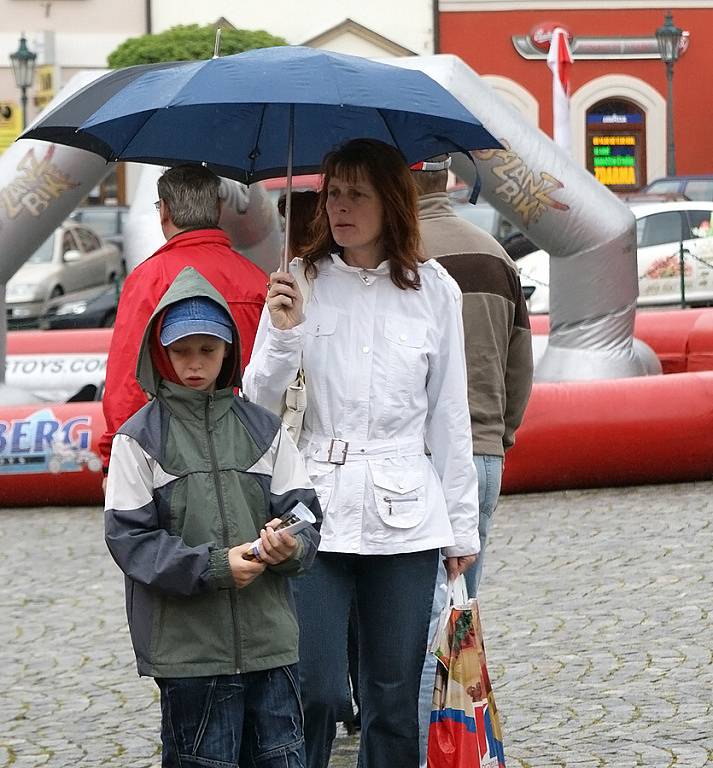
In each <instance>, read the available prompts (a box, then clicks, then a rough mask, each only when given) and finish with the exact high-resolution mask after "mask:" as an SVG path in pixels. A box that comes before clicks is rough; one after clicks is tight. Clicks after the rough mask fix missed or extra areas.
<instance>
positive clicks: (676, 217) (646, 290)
mask: <svg viewBox="0 0 713 768" xmlns="http://www.w3.org/2000/svg"><path fill="white" fill-rule="evenodd" d="M685 221H686V220H685V215H684V213H683V212H682V211H665V212H663V213H652V214H650V215H649V216H643V217H641V218H640V219H637V222H636V244H637V263H638V272H639V301H638V303H639V304H676V303H678V302H680V300H681V268H680V264H681V253H680V252H681V245H682V243H683V246H684V275H685V281H686V283H685V284H686V291H687V292H688V291H689V290H691V289H692V288H693V265H692V264H691V260H690V259H686V258H685V242H684V241H683V234H684V222H685Z"/></svg>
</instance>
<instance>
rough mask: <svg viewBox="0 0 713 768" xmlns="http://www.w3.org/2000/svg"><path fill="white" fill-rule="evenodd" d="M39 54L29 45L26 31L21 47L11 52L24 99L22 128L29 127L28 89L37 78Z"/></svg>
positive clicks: (18, 85)
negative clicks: (36, 66)
mask: <svg viewBox="0 0 713 768" xmlns="http://www.w3.org/2000/svg"><path fill="white" fill-rule="evenodd" d="M36 59H37V54H36V53H33V52H32V51H31V50H30V49H29V48H28V47H27V40H25V33H24V32H23V33H22V35H21V36H20V47H19V48H18V49H17V50H16V51H15V53H11V54H10V64H11V65H12V74H13V76H14V77H15V85H16V86H17V87H18V88H19V89H20V94H21V97H20V98H21V101H22V130H23V131H24V130H25V128H27V89H28V88H30V87H31V86H32V81H33V80H34V79H35V60H36Z"/></svg>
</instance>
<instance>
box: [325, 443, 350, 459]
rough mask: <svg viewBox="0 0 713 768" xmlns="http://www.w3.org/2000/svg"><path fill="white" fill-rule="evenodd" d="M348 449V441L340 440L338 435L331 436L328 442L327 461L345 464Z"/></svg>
mask: <svg viewBox="0 0 713 768" xmlns="http://www.w3.org/2000/svg"><path fill="white" fill-rule="evenodd" d="M348 450H349V443H348V442H347V441H346V440H340V439H339V438H338V437H333V438H332V440H331V441H330V443H329V452H328V454H327V461H328V462H329V463H330V464H345V463H346V461H347V451H348ZM340 454H341V455H340Z"/></svg>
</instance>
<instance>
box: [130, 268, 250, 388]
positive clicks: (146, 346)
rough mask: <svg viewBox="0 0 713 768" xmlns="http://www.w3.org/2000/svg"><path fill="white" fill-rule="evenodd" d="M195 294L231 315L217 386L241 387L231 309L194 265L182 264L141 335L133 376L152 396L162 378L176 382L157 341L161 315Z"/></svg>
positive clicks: (238, 346)
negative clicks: (230, 341)
mask: <svg viewBox="0 0 713 768" xmlns="http://www.w3.org/2000/svg"><path fill="white" fill-rule="evenodd" d="M197 296H204V297H206V298H209V299H212V300H213V301H215V302H216V303H217V304H220V306H221V307H223V309H224V310H225V311H226V312H227V313H228V315H229V316H230V319H231V322H232V326H233V339H234V342H233V344H232V346H231V348H230V353H229V354H228V356H227V357H226V358H225V362H224V363H223V367H222V368H221V371H220V374H219V375H218V380H217V382H216V389H224V388H226V387H240V385H241V379H240V357H241V350H240V334H239V333H238V327H237V325H236V324H235V319H234V318H233V316H232V314H231V312H230V307H228V304H227V302H226V301H225V299H224V298H223V297H222V296H221V295H220V293H218V291H216V289H215V288H214V287H213V286H212V285H211V284H210V283H209V282H208V281H207V280H206V279H205V278H204V277H203V275H201V273H200V272H198V270H197V269H194V268H193V267H185V268H184V269H182V270H181V271H180V272H179V273H178V275H176V278H175V279H174V281H173V282H172V283H171V285H170V286H169V287H168V290H167V291H166V293H164V295H163V297H162V298H161V301H159V303H158V305H157V306H156V309H154V311H153V314H152V315H151V317H150V318H149V321H148V323H147V324H146V328H145V330H144V336H143V339H142V341H141V346H140V348H139V356H138V360H137V363H136V378H137V380H138V382H139V384H140V385H141V388H142V389H143V390H144V391H145V392H146V393H147V394H149V395H152V396H153V397H155V396H156V393H157V392H158V388H159V384H160V383H161V380H162V379H167V380H169V381H173V382H174V383H178V381H177V379H176V378H175V375H174V374H173V366H172V365H171V363H170V361H169V359H168V355H167V353H166V350H165V348H164V347H163V346H162V345H161V342H160V340H159V334H160V330H161V321H162V319H163V315H164V313H165V312H166V310H167V309H168V308H169V307H170V306H171V305H172V304H175V303H176V302H179V301H183V299H191V298H195V297H197Z"/></svg>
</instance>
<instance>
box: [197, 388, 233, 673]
mask: <svg viewBox="0 0 713 768" xmlns="http://www.w3.org/2000/svg"><path fill="white" fill-rule="evenodd" d="M214 419H215V396H214V395H213V394H209V395H208V402H207V403H206V409H205V422H206V432H207V433H208V450H209V451H210V464H211V469H212V471H213V482H214V483H215V492H216V495H217V497H218V509H219V510H220V522H221V524H222V525H223V546H224V547H229V546H230V536H229V533H228V521H227V518H226V516H225V499H224V498H223V486H222V485H221V483H220V472H219V471H218V457H217V455H216V453H215V443H214V441H213V422H214ZM237 602H238V597H237V595H236V594H235V587H231V589H230V610H231V612H232V615H233V632H234V633H235V639H234V642H233V665H234V668H235V674H236V675H239V674H240V659H239V654H238V639H239V637H238V636H239V631H238V605H237Z"/></svg>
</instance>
